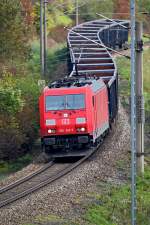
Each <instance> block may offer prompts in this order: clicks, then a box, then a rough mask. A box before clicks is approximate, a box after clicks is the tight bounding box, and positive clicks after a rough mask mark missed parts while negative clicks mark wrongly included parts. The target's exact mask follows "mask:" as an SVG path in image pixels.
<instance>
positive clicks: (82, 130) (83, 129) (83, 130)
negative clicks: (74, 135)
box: [77, 127, 86, 132]
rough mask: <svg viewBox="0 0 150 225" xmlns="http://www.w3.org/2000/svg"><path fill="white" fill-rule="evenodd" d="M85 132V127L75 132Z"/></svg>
mask: <svg viewBox="0 0 150 225" xmlns="http://www.w3.org/2000/svg"><path fill="white" fill-rule="evenodd" d="M85 131H86V128H85V127H80V128H77V132H85Z"/></svg>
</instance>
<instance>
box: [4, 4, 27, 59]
mask: <svg viewBox="0 0 150 225" xmlns="http://www.w3.org/2000/svg"><path fill="white" fill-rule="evenodd" d="M0 9H1V10H0V21H1V25H0V57H1V62H3V61H4V60H5V59H7V60H8V59H11V60H12V59H13V60H14V59H17V58H18V59H21V58H23V59H25V58H26V57H27V56H28V53H29V45H28V39H29V35H28V33H30V32H29V30H28V26H27V24H25V23H24V17H23V11H22V5H21V2H20V0H1V1H0Z"/></svg>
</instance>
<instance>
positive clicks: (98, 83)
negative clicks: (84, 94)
mask: <svg viewBox="0 0 150 225" xmlns="http://www.w3.org/2000/svg"><path fill="white" fill-rule="evenodd" d="M85 86H91V88H92V90H93V91H94V92H96V91H97V90H98V89H100V88H102V87H104V86H105V84H104V82H103V81H102V79H100V78H99V79H98V78H94V77H91V78H90V77H88V78H85V77H82V78H79V79H78V78H72V77H67V78H64V79H60V80H57V81H54V82H52V83H50V84H49V85H48V88H50V89H53V88H77V87H85Z"/></svg>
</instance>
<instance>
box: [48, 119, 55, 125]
mask: <svg viewBox="0 0 150 225" xmlns="http://www.w3.org/2000/svg"><path fill="white" fill-rule="evenodd" d="M49 125H56V120H54V119H51V120H46V126H49Z"/></svg>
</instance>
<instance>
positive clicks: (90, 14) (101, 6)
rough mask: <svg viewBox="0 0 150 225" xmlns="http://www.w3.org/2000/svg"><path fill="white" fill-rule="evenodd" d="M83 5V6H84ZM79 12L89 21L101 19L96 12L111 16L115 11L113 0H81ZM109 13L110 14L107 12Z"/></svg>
mask: <svg viewBox="0 0 150 225" xmlns="http://www.w3.org/2000/svg"><path fill="white" fill-rule="evenodd" d="M82 5H83V6H82ZM79 6H81V7H80V8H79V13H80V14H81V16H80V17H81V19H82V20H85V21H88V20H93V19H96V18H97V19H100V18H101V17H100V16H97V15H96V13H100V14H105V13H106V16H108V17H111V14H112V12H113V6H114V4H113V1H109V0H105V1H90V0H87V1H84V4H83V1H81V0H79ZM107 13H108V14H107Z"/></svg>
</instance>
